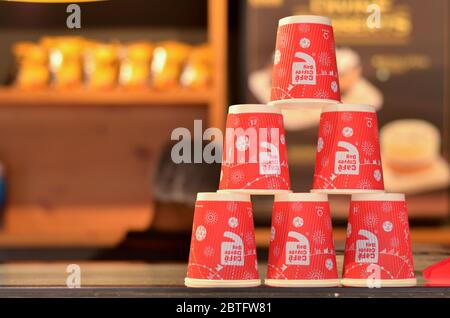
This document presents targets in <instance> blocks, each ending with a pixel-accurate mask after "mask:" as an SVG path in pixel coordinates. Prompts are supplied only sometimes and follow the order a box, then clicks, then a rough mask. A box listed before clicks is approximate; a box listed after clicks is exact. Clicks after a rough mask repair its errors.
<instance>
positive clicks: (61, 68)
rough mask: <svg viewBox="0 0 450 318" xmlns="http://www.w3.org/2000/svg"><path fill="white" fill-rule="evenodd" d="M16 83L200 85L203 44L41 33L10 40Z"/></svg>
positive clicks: (207, 63)
mask: <svg viewBox="0 0 450 318" xmlns="http://www.w3.org/2000/svg"><path fill="white" fill-rule="evenodd" d="M14 54H15V56H16V60H17V66H18V72H17V78H16V84H17V86H18V87H39V88H45V87H53V88H74V87H80V86H82V85H85V86H86V87H88V88H92V89H97V90H104V89H112V88H114V87H116V86H121V87H125V88H147V87H151V88H155V89H157V90H161V91H163V90H170V89H175V88H178V87H185V88H190V89H205V88H207V87H208V86H209V85H210V83H211V78H212V58H213V54H212V50H211V47H210V46H209V45H206V44H204V45H199V46H191V45H188V44H185V43H181V42H177V41H164V42H161V43H159V44H157V45H156V46H155V45H153V44H152V43H150V42H147V41H137V42H132V43H129V44H121V43H119V42H112V43H102V42H98V41H93V40H87V39H84V38H82V37H70V36H69V37H65V36H60V37H58V36H56V37H44V38H42V39H41V40H40V41H39V42H38V43H31V42H21V43H17V44H16V45H15V46H14Z"/></svg>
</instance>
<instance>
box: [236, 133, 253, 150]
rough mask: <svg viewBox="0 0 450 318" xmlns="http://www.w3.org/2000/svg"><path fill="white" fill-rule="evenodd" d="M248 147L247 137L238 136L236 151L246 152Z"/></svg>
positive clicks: (248, 140)
mask: <svg viewBox="0 0 450 318" xmlns="http://www.w3.org/2000/svg"><path fill="white" fill-rule="evenodd" d="M249 145H250V139H249V138H248V136H239V137H238V138H237V139H236V149H237V150H239V151H246V150H247V149H248V147H249Z"/></svg>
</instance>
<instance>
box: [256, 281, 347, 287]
mask: <svg viewBox="0 0 450 318" xmlns="http://www.w3.org/2000/svg"><path fill="white" fill-rule="evenodd" d="M264 284H265V285H267V286H271V287H337V286H339V279H320V280H319V279H314V280H313V279H309V280H298V279H295V280H289V279H266V280H265V281H264Z"/></svg>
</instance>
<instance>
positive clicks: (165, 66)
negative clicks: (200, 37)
mask: <svg viewBox="0 0 450 318" xmlns="http://www.w3.org/2000/svg"><path fill="white" fill-rule="evenodd" d="M190 51H191V46H189V45H187V44H184V43H180V42H176V41H166V42H162V43H160V44H158V45H157V46H156V47H155V50H154V51H153V61H152V65H151V72H152V84H153V87H154V88H156V89H170V88H175V87H177V86H179V79H180V75H181V71H182V69H183V66H184V64H185V62H186V60H187V58H188V56H189V54H190Z"/></svg>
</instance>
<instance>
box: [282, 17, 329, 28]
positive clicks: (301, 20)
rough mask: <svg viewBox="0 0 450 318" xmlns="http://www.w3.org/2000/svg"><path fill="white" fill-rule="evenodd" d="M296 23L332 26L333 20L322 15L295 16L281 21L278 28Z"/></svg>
mask: <svg viewBox="0 0 450 318" xmlns="http://www.w3.org/2000/svg"><path fill="white" fill-rule="evenodd" d="M294 23H318V24H325V25H331V19H330V18H328V17H323V16H320V15H293V16H290V17H285V18H282V19H280V20H279V21H278V26H283V25H286V24H294Z"/></svg>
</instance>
